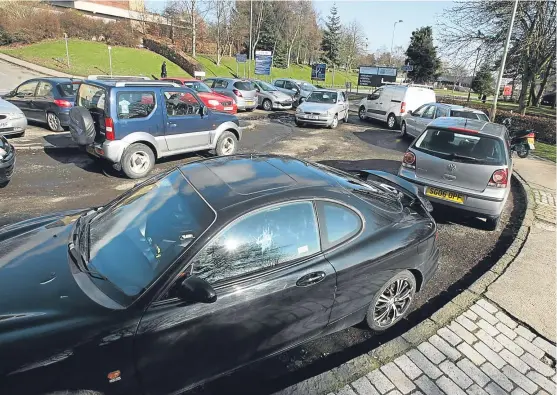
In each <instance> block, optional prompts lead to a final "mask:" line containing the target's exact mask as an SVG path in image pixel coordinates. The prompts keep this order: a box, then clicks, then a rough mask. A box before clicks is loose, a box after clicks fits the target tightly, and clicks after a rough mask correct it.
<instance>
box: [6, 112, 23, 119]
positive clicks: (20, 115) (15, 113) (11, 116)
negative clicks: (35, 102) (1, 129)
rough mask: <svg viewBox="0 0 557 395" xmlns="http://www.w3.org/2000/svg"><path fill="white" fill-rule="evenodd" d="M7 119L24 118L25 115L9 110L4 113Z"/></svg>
mask: <svg viewBox="0 0 557 395" xmlns="http://www.w3.org/2000/svg"><path fill="white" fill-rule="evenodd" d="M6 116H7V118H8V119H19V118H25V115H24V114H23V113H22V112H10V113H8V114H6Z"/></svg>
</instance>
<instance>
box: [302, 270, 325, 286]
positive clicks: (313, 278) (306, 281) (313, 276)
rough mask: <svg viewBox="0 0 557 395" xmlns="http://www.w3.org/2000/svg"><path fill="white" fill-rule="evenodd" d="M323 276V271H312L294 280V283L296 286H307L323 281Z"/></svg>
mask: <svg viewBox="0 0 557 395" xmlns="http://www.w3.org/2000/svg"><path fill="white" fill-rule="evenodd" d="M324 278H325V272H314V273H310V274H306V275H305V276H303V277H301V278H300V279H299V280H298V281H296V285H297V286H298V287H307V286H309V285H313V284H317V283H318V282H321V281H323V279H324Z"/></svg>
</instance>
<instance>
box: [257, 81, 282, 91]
mask: <svg viewBox="0 0 557 395" xmlns="http://www.w3.org/2000/svg"><path fill="white" fill-rule="evenodd" d="M257 85H258V86H259V88H260V89H261V90H262V91H264V92H274V91H278V89H277V88H276V87H275V86H274V85H271V84H269V83H267V82H265V81H257Z"/></svg>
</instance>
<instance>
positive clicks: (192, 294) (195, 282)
mask: <svg viewBox="0 0 557 395" xmlns="http://www.w3.org/2000/svg"><path fill="white" fill-rule="evenodd" d="M177 296H178V297H179V298H180V299H182V300H183V301H185V302H193V303H214V302H216V300H217V293H216V292H215V290H214V289H213V287H212V286H211V284H209V283H208V282H207V281H205V280H203V279H202V278H199V277H197V276H189V277H188V278H186V279H185V280H184V281H182V283H181V284H180V285H179V286H178V289H177Z"/></svg>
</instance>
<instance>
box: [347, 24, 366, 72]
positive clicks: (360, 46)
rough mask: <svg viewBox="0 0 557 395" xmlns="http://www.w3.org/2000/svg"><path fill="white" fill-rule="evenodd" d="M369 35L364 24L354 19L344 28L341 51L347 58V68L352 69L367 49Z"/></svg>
mask: <svg viewBox="0 0 557 395" xmlns="http://www.w3.org/2000/svg"><path fill="white" fill-rule="evenodd" d="M366 43H367V37H366V35H365V32H364V28H363V27H362V25H361V24H360V23H359V22H358V21H356V20H353V21H352V22H350V23H349V24H348V25H347V26H345V27H344V28H343V30H342V38H341V53H342V58H343V59H345V65H346V69H347V70H350V69H352V66H353V65H354V63H355V62H356V59H358V58H359V57H360V56H361V55H362V54H363V53H364V51H365V50H366Z"/></svg>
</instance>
